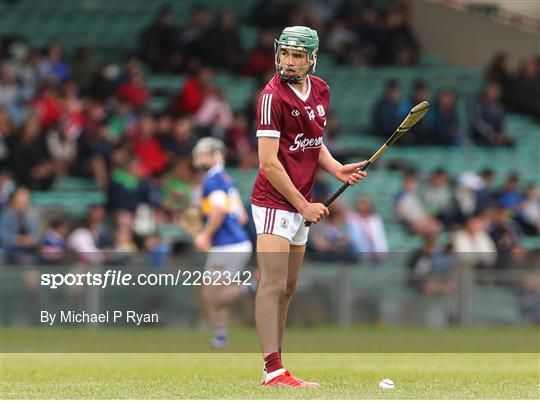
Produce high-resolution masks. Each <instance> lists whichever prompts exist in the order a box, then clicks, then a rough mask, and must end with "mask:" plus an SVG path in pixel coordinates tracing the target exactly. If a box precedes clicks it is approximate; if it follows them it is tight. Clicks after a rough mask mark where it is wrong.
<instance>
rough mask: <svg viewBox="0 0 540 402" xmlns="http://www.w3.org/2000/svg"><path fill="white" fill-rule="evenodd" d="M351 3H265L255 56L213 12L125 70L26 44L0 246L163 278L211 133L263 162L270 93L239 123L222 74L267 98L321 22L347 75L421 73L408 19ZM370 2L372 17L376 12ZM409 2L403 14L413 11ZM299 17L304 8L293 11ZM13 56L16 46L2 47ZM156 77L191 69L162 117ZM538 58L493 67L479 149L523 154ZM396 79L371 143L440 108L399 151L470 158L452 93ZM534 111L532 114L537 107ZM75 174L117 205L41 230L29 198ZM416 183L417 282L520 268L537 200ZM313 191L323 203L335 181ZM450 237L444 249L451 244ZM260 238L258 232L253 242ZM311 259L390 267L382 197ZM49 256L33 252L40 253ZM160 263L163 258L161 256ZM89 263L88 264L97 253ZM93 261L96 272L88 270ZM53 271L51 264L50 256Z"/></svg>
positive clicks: (465, 179) (163, 18) (521, 192)
mask: <svg viewBox="0 0 540 402" xmlns="http://www.w3.org/2000/svg"><path fill="white" fill-rule="evenodd" d="M358 4H360V3H358V2H354V1H344V2H342V3H341V7H340V8H339V9H338V10H337V12H336V14H335V15H333V14H332V13H331V11H330V10H329V9H328V8H327V3H326V2H317V1H315V2H310V3H305V2H298V3H297V2H282V1H275V2H264V1H261V2H260V3H259V5H258V6H257V7H256V9H255V10H254V12H253V15H252V21H251V22H252V23H253V24H255V25H256V26H257V27H259V28H260V29H261V34H260V38H259V41H258V43H257V45H256V46H255V47H254V48H253V49H251V50H250V51H249V52H248V51H247V49H244V47H243V45H242V41H241V39H240V34H239V31H238V26H237V21H236V16H235V14H234V13H233V12H231V11H230V10H223V11H221V12H220V14H219V15H218V16H217V18H216V22H214V21H213V16H212V15H211V13H210V12H209V10H208V9H207V8H205V7H204V6H197V7H195V8H194V9H193V11H192V16H191V18H190V22H189V24H188V25H186V26H184V27H179V26H178V25H177V24H175V22H174V15H173V13H172V11H171V9H170V8H167V7H165V8H163V9H162V10H160V12H159V15H158V16H157V18H156V20H155V22H154V23H153V24H152V25H151V26H149V27H147V28H146V29H145V30H144V31H143V32H142V33H141V36H140V51H139V55H138V56H137V57H135V56H134V57H132V58H130V59H129V60H128V61H127V62H126V63H125V64H124V65H123V66H122V67H120V66H119V64H118V63H117V62H116V61H115V62H107V63H102V64H99V63H98V62H97V61H96V60H95V58H94V55H93V50H92V49H91V48H84V47H83V48H79V49H77V50H76V51H75V53H74V54H72V55H66V54H65V53H64V51H63V49H62V46H61V44H60V43H51V44H50V45H49V46H48V47H47V49H45V50H43V51H42V50H41V49H35V48H32V47H24V46H23V47H19V48H18V49H17V51H16V52H12V53H9V52H7V51H4V54H3V58H2V65H1V73H0V91H1V92H2V96H1V99H0V207H1V208H2V215H1V219H0V236H1V243H2V247H3V249H4V250H6V251H9V258H10V259H11V260H12V261H13V262H20V263H25V262H29V261H32V262H44V263H47V262H51V261H54V259H55V258H57V257H56V256H57V255H58V254H57V253H58V252H64V251H65V250H67V249H71V250H73V251H75V252H76V253H77V252H79V251H81V250H87V251H88V250H93V251H95V252H93V253H89V254H86V253H79V257H78V258H80V259H81V260H82V261H83V262H85V263H90V264H92V263H96V262H101V261H104V260H106V259H107V258H112V257H111V256H112V255H114V253H110V252H112V251H114V252H130V251H136V250H145V251H148V252H149V255H150V256H151V258H152V259H153V261H154V263H155V265H156V266H160V265H162V264H163V262H164V258H166V257H160V255H163V256H166V255H167V253H168V250H169V246H168V245H167V244H166V242H164V241H163V239H161V238H160V237H159V236H158V235H156V234H155V233H156V232H155V230H154V229H155V228H156V226H157V225H159V224H162V223H176V222H178V219H179V217H180V215H181V213H182V211H183V210H184V209H185V208H187V207H189V206H190V205H193V203H194V202H195V199H196V192H197V190H196V188H197V184H198V182H199V180H200V177H201V174H200V172H197V171H195V170H194V169H193V167H192V165H191V157H190V155H191V150H192V148H193V146H194V144H195V142H196V140H197V139H198V138H200V137H202V136H207V135H211V136H215V137H218V138H221V139H223V140H224V141H225V143H226V144H227V164H228V166H236V167H239V168H240V169H245V170H252V169H256V168H257V166H258V159H257V152H256V137H255V134H254V129H255V127H254V121H255V115H256V101H257V98H258V94H259V93H258V92H255V93H254V94H253V97H252V99H251V100H250V102H249V103H248V104H246V105H245V107H244V108H243V109H242V110H239V111H234V112H233V110H232V108H231V107H230V105H229V104H228V102H227V99H226V97H225V96H224V94H223V92H222V91H221V90H220V88H218V87H217V86H216V85H215V84H214V83H213V74H214V71H216V70H217V71H227V72H231V73H235V74H241V75H247V76H255V77H257V78H259V79H260V83H261V84H260V85H259V87H262V86H263V84H264V82H265V81H266V80H267V79H268V78H269V77H270V76H271V74H273V72H274V71H275V67H274V50H273V40H274V38H275V35H276V34H277V33H278V30H279V29H280V28H281V27H283V26H286V25H290V24H298V25H310V26H313V27H314V28H316V29H317V30H318V31H319V35H320V37H321V38H322V47H323V48H324V49H325V51H330V52H331V53H332V54H334V56H335V58H336V60H337V61H338V62H340V63H346V64H353V65H358V66H366V67H369V66H381V65H414V64H416V63H418V59H419V47H418V43H417V41H416V39H415V36H414V33H413V32H412V31H411V28H410V24H409V22H408V21H409V16H408V10H407V8H406V7H403V4H402V3H401V2H397V4H398V7H396V8H389V9H384V10H379V9H377V8H375V7H373V6H369V2H361V5H360V6H359V5H358ZM366 4H367V6H366ZM404 4H405V3H404ZM292 10H294V12H292ZM4 50H5V49H4ZM147 68H150V70H151V71H152V72H154V73H165V72H166V73H188V74H189V78H188V79H187V80H186V81H185V82H184V84H183V86H182V88H181V89H180V91H179V92H178V93H177V94H176V95H175V96H173V97H172V98H171V99H170V102H169V104H168V105H166V107H165V109H164V110H163V111H162V112H160V113H154V112H152V111H151V109H150V108H149V101H150V99H151V96H152V93H151V91H150V90H149V89H148V87H147V86H146V84H145V72H146V71H147ZM539 70H540V69H539V60H538V59H533V58H528V59H526V60H525V61H523V63H522V65H521V66H520V69H519V73H518V74H512V73H511V72H509V70H508V67H507V58H506V57H505V56H504V55H502V56H497V57H496V58H495V59H494V61H493V62H492V63H491V64H490V65H489V66H488V68H487V69H486V85H485V87H484V89H483V91H482V93H481V94H479V97H478V99H477V100H476V101H475V102H474V104H473V105H471V127H470V131H471V139H472V140H473V141H474V143H475V144H478V145H483V146H512V145H513V143H514V141H515V140H514V139H512V138H511V137H510V136H509V135H508V134H507V133H506V131H505V130H506V128H505V124H504V118H505V113H506V112H505V111H506V110H507V109H509V110H512V111H516V112H521V113H529V114H533V115H535V114H538V105H539V103H538V99H539V98H538V84H539V82H540V73H539ZM400 90H401V88H400V86H399V83H398V81H396V80H392V81H390V82H388V84H387V86H386V89H385V93H384V94H383V96H382V98H381V99H380V101H379V102H377V104H376V105H374V111H373V132H374V133H376V134H377V135H380V136H381V137H384V138H387V137H388V136H389V135H390V134H391V133H392V132H393V131H394V130H395V128H396V127H397V126H398V125H399V123H400V122H401V118H402V117H401V116H403V113H404V111H408V110H410V108H411V107H412V105H414V104H416V103H418V102H420V101H423V100H431V101H432V104H433V105H434V109H433V112H432V113H430V114H429V116H428V117H427V118H426V119H424V120H423V121H422V122H421V123H420V124H418V125H417V126H416V127H415V128H414V129H413V130H412V132H411V133H409V134H408V135H407V136H405V137H404V138H403V140H402V145H407V144H408V145H441V146H462V145H463V144H464V143H465V142H466V141H467V137H468V136H467V134H466V133H467V131H468V129H469V127H463V125H462V124H461V123H460V121H459V119H458V117H457V112H456V94H455V92H454V91H453V90H452V89H447V90H443V91H441V92H439V93H438V94H436V96H433V94H431V93H430V89H429V87H428V84H427V83H426V82H422V81H417V82H415V83H414V84H413V86H412V88H411V91H410V96H409V97H408V98H407V99H404V98H403V97H402V96H401V93H400ZM535 101H536V103H534V102H535ZM327 135H328V139H329V140H328V144H329V148H332V146H333V144H337V143H338V142H339V138H338V137H339V121H338V119H337V117H336V116H335V115H333V114H332V115H331V116H330V118H329V124H328V133H327ZM66 176H77V177H82V178H90V179H93V180H95V182H96V183H97V186H98V187H99V189H101V190H102V191H104V192H105V193H106V194H107V204H106V205H103V206H95V207H92V208H90V209H89V211H88V212H87V213H86V215H85V217H84V219H83V221H82V222H75V221H74V222H68V221H66V220H65V219H52V220H51V221H48V222H45V225H46V228H45V230H41V231H40V230H39V228H40V223H41V224H43V223H44V222H40V218H39V217H38V216H37V215H36V214H35V212H33V209H32V208H31V202H30V193H29V191H34V190H41V191H43V190H49V189H51V187H52V185H53V183H54V181H55V179H57V178H59V177H60V178H61V177H66ZM418 179H419V177H418V175H416V174H414V173H412V172H405V173H404V179H403V188H402V190H401V191H400V193H399V194H396V199H395V214H396V215H395V216H396V219H397V220H398V221H399V222H400V223H401V224H402V225H403V227H404V228H405V229H406V230H407V231H408V233H410V235H411V236H421V237H422V238H423V239H424V245H423V246H422V248H421V249H419V250H417V251H415V252H414V253H413V254H412V255H411V259H410V262H409V268H410V275H411V278H416V279H418V278H428V277H430V274H432V273H437V272H438V273H441V272H448V271H449V270H451V269H452V268H453V267H454V266H455V258H456V254H459V253H466V252H468V251H471V250H479V249H481V250H483V251H485V254H483V256H480V257H478V260H475V261H472V263H474V265H475V266H478V267H483V268H488V267H495V268H500V269H504V268H507V267H508V266H510V265H511V262H512V261H518V260H519V259H520V258H522V254H523V248H522V247H521V245H520V239H521V237H522V236H523V234H527V235H538V234H539V229H540V196H539V192H538V188H536V187H534V186H532V185H528V183H521V182H520V181H519V176H518V175H516V174H513V173H512V174H509V176H508V178H507V180H506V182H505V184H504V187H503V188H499V189H495V188H493V186H492V184H491V183H492V180H493V173H492V172H491V171H489V170H486V171H483V172H478V173H474V172H467V173H464V174H463V175H461V176H460V177H449V175H448V174H447V173H446V172H445V171H444V170H442V169H440V170H437V171H434V172H432V173H431V174H430V176H429V177H427V178H420V179H421V180H424V181H425V186H424V190H423V191H421V192H420V191H418V190H417V183H418ZM315 194H316V195H317V197H318V199H319V200H322V199H324V198H326V196H327V195H328V194H327V191H326V190H325V186H324V180H323V179H322V176H321V177H320V178H319V179H318V183H317V185H316V189H315ZM448 231H450V233H451V240H450V241H448V242H447V244H444V245H439V244H438V239H440V237H439V235H440V233H442V232H448ZM252 235H253V233H252ZM308 248H309V250H311V251H315V252H317V253H316V254H315V255H316V256H317V257H315V258H319V259H323V260H326V261H367V262H369V263H372V264H375V265H376V264H378V263H381V262H384V261H385V259H386V255H387V254H388V252H389V246H388V240H387V238H386V234H385V228H384V223H383V220H382V218H381V217H380V216H379V215H378V214H377V212H376V208H374V206H373V203H372V200H370V199H369V198H368V197H364V196H361V197H359V198H358V199H357V201H356V204H355V205H354V206H352V208H349V206H347V205H345V204H343V203H339V202H338V203H336V204H334V205H333V206H332V207H331V215H330V217H329V218H328V219H326V220H324V221H323V222H322V223H321V224H319V225H315V226H314V227H313V229H312V234H311V236H310V242H309V245H308ZM36 250H38V251H39V252H38V253H37V254H36V253H35V251H36ZM160 253H162V254H160ZM89 256H90V257H89ZM89 258H90V259H91V260H88V259H89ZM51 259H52V260H51ZM415 283H416V284H417V285H418V283H424V284H423V285H421V286H420V288H419V290H420V291H422V292H425V293H427V294H439V293H442V294H451V293H452V292H455V287H454V286H453V285H452V283H447V282H444V281H442V282H441V281H439V280H435V281H432V280H429V281H428V280H426V281H423V280H415Z"/></svg>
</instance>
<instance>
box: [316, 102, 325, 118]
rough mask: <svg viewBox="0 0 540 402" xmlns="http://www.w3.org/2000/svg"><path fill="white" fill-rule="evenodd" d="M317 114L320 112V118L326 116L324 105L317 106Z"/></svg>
mask: <svg viewBox="0 0 540 402" xmlns="http://www.w3.org/2000/svg"><path fill="white" fill-rule="evenodd" d="M317 112H319V116H321V117H323V116H324V107H323V105H317Z"/></svg>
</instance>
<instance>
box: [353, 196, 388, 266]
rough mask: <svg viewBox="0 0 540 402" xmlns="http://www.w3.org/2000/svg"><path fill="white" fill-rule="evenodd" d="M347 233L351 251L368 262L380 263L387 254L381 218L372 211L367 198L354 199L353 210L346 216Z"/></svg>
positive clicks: (370, 203) (386, 242)
mask: <svg viewBox="0 0 540 402" xmlns="http://www.w3.org/2000/svg"><path fill="white" fill-rule="evenodd" d="M346 227H347V233H348V237H349V239H350V242H351V247H352V250H353V252H354V253H355V254H357V255H358V256H362V257H364V259H365V260H367V261H370V262H374V263H377V262H380V261H382V260H384V259H385V258H386V253H388V241H387V240H386V232H385V230H384V224H383V221H382V219H381V217H380V216H379V215H378V214H376V213H375V212H374V211H373V204H372V202H371V200H370V199H369V198H368V197H365V196H359V197H358V198H357V199H356V205H355V210H354V211H353V212H351V213H349V214H348V216H347V223H346Z"/></svg>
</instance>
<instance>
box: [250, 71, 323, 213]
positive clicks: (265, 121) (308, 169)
mask: <svg viewBox="0 0 540 402" xmlns="http://www.w3.org/2000/svg"><path fill="white" fill-rule="evenodd" d="M307 84H308V90H307V92H306V94H305V95H301V94H300V92H299V91H297V90H296V89H295V88H294V87H293V86H292V85H290V84H288V83H286V82H283V81H282V80H281V78H280V77H279V75H278V74H276V75H274V77H273V78H272V79H271V80H270V82H269V83H268V84H266V87H265V88H264V90H263V91H262V92H261V95H260V97H259V101H258V103H257V137H275V138H279V151H278V158H279V160H280V162H281V163H282V164H283V167H284V168H285V170H286V171H287V174H288V175H289V177H290V178H291V180H292V182H293V184H294V185H295V187H296V188H297V189H298V191H300V193H302V195H303V196H304V197H305V198H306V200H307V201H308V202H311V192H312V189H313V182H314V178H315V172H316V170H317V166H318V164H319V152H320V150H321V145H322V143H323V131H324V126H326V118H327V113H328V104H329V103H330V88H328V85H327V84H326V82H324V81H323V80H322V79H320V78H318V77H315V76H312V75H308V77H307ZM251 202H252V203H253V204H254V205H258V206H260V207H267V208H275V209H282V210H286V211H292V212H297V211H296V208H294V207H293V206H292V205H291V204H290V203H289V202H288V201H287V200H286V199H285V197H283V196H282V195H281V193H280V192H279V191H277V190H276V189H275V188H274V187H273V186H272V184H270V182H269V181H268V179H267V178H266V177H265V176H264V173H263V172H262V171H261V170H259V174H258V175H257V179H256V180H255V186H254V187H253V194H252V196H251Z"/></svg>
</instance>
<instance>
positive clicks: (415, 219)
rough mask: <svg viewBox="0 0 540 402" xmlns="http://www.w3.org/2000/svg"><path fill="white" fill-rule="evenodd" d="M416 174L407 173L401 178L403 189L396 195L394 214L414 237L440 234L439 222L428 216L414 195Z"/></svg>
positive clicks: (420, 200) (421, 203)
mask: <svg viewBox="0 0 540 402" xmlns="http://www.w3.org/2000/svg"><path fill="white" fill-rule="evenodd" d="M416 185H417V180H416V173H413V172H409V173H407V174H406V175H405V176H404V178H403V188H402V190H401V191H400V192H399V193H398V194H397V195H396V204H395V205H396V213H397V216H398V218H399V219H400V221H401V222H402V223H403V224H404V225H405V226H406V227H407V229H408V230H409V231H410V232H411V233H413V234H416V235H420V236H430V235H435V234H437V233H439V232H440V230H441V228H442V226H441V222H439V221H438V220H437V218H435V217H434V216H432V215H430V214H429V213H428V212H427V210H426V207H425V205H424V203H423V201H422V199H421V198H420V196H419V195H418V194H417V193H416V190H415V189H416Z"/></svg>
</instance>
